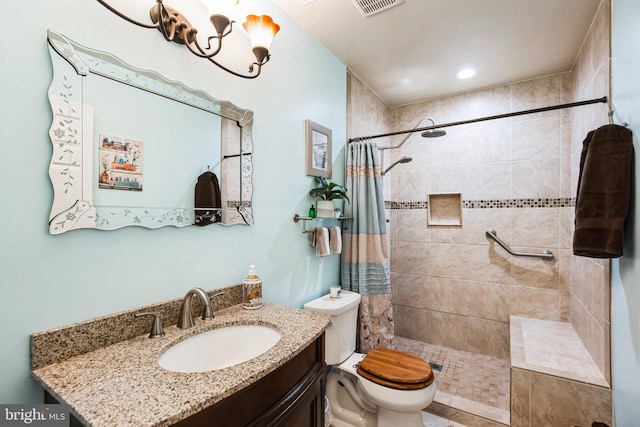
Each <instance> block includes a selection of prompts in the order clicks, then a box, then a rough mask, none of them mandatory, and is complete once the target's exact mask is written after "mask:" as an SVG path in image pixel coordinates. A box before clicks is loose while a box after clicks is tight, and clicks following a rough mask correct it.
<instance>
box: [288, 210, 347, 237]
mask: <svg viewBox="0 0 640 427" xmlns="http://www.w3.org/2000/svg"><path fill="white" fill-rule="evenodd" d="M314 219H335V220H338V221H345V220H347V219H353V217H350V216H340V217H331V218H311V217H310V216H300V215H298V214H295V215H293V222H300V221H302V233H304V234H309V233H313V230H307V221H311V220H314ZM347 228H348V227H347V225H346V224H345V223H344V222H342V229H343V230H346V229H347Z"/></svg>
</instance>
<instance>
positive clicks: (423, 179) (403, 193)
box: [387, 159, 431, 202]
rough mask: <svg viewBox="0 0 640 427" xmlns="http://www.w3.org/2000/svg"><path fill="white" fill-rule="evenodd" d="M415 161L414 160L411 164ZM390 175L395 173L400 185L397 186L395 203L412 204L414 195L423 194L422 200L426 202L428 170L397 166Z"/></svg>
mask: <svg viewBox="0 0 640 427" xmlns="http://www.w3.org/2000/svg"><path fill="white" fill-rule="evenodd" d="M415 161H416V160H415V159H414V160H413V162H415ZM413 162H412V163H413ZM412 163H407V164H406V165H407V166H409V165H411V164H412ZM402 166H404V164H403V165H402ZM390 173H396V174H397V176H398V183H401V184H399V185H398V191H397V193H396V194H397V196H396V197H395V198H394V199H395V201H398V202H413V201H415V200H416V194H423V195H424V199H423V200H426V196H427V194H429V192H430V189H431V172H430V170H429V169H426V168H425V169H410V168H407V167H401V166H400V165H398V166H396V167H395V168H394V169H392V171H391V172H390ZM387 200H388V199H387Z"/></svg>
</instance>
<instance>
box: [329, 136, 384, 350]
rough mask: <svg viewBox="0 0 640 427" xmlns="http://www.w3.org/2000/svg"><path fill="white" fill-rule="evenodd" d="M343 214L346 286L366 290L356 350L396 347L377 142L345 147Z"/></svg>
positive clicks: (342, 275) (343, 275)
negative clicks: (345, 218) (347, 219)
mask: <svg viewBox="0 0 640 427" xmlns="http://www.w3.org/2000/svg"><path fill="white" fill-rule="evenodd" d="M346 175H347V176H346V182H345V187H346V188H347V194H349V197H350V199H351V203H350V204H345V209H344V211H345V216H348V217H353V220H352V221H350V224H349V227H348V229H346V230H343V234H342V237H343V250H342V258H341V265H340V267H341V280H342V287H343V288H344V289H348V290H351V291H354V292H358V293H360V295H362V300H361V302H360V310H359V315H358V340H357V346H358V351H359V352H361V353H368V352H369V351H370V350H371V349H373V348H378V347H385V348H391V347H392V346H393V335H394V327H393V310H392V307H391V283H390V279H389V255H388V254H389V251H388V248H387V238H386V234H387V227H386V222H385V212H384V199H383V193H382V176H381V174H380V158H379V155H378V147H377V145H376V144H375V143H373V142H357V143H352V144H349V145H348V146H347V169H346Z"/></svg>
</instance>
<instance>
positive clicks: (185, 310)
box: [178, 288, 222, 329]
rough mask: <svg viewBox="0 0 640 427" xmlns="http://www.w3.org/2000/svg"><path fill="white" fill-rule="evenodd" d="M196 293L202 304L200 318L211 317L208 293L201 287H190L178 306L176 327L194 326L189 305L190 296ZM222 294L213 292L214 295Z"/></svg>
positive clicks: (206, 318)
mask: <svg viewBox="0 0 640 427" xmlns="http://www.w3.org/2000/svg"><path fill="white" fill-rule="evenodd" d="M194 295H197V297H198V299H199V300H200V304H202V307H203V310H202V320H211V319H213V308H212V306H211V299H209V295H207V293H206V292H205V291H203V290H202V289H201V288H193V289H190V290H189V292H187V294H186V295H185V296H184V299H183V300H182V307H181V308H180V315H178V328H180V329H189V328H193V327H194V326H195V323H194V322H193V308H192V307H191V299H192V298H191V297H192V296H194ZM218 295H222V292H219V293H217V294H215V295H214V296H218Z"/></svg>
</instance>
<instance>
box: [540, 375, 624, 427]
mask: <svg viewBox="0 0 640 427" xmlns="http://www.w3.org/2000/svg"><path fill="white" fill-rule="evenodd" d="M530 391H531V392H530V401H531V426H532V427H533V426H590V425H591V423H592V422H594V421H598V422H601V423H605V424H607V425H611V424H612V423H611V421H612V417H611V390H608V389H606V388H604V387H598V386H593V385H588V384H585V383H580V382H575V381H567V380H565V379H562V378H558V377H554V376H550V375H544V374H537V373H532V374H531V376H530Z"/></svg>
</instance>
